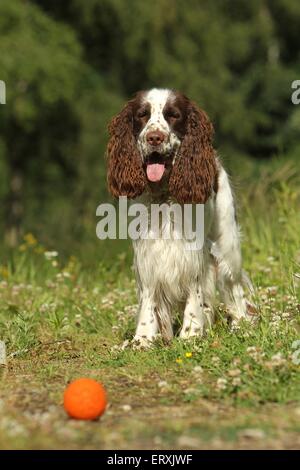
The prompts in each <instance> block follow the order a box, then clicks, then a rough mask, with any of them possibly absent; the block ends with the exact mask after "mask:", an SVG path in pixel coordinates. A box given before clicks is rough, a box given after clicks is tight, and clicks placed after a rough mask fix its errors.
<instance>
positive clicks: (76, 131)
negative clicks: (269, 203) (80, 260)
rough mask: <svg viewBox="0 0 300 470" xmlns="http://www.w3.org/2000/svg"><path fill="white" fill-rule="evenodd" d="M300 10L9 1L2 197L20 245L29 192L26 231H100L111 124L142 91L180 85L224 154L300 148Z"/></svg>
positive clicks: (220, 1)
mask: <svg viewBox="0 0 300 470" xmlns="http://www.w3.org/2000/svg"><path fill="white" fill-rule="evenodd" d="M299 5H300V4H299V2H297V0H252V1H251V2H245V0H215V1H214V2H211V1H209V0H152V2H144V1H141V0H130V1H128V0H89V1H88V2H87V1H84V0H64V1H61V0H27V1H26V2H25V1H21V0H11V1H10V2H1V3H0V66H1V68H0V73H1V76H0V79H2V80H5V81H6V83H7V104H6V105H5V106H0V119H1V128H0V196H2V195H4V194H5V195H6V196H7V205H6V207H7V223H8V224H9V226H10V228H9V230H8V233H9V238H10V239H11V241H15V239H16V233H17V232H18V230H19V229H18V227H19V226H20V223H21V218H22V211H23V212H24V209H23V207H22V201H24V194H25V196H26V197H25V200H26V201H27V200H28V201H30V204H29V207H30V211H26V212H25V225H26V224H27V225H29V226H32V225H33V221H34V226H35V227H38V230H40V231H43V227H46V229H44V232H46V231H47V232H48V233H49V239H52V240H53V238H54V236H55V235H56V234H57V237H58V238H59V236H60V237H61V239H64V242H65V245H66V244H67V243H68V241H66V234H67V233H68V234H69V236H70V240H71V239H73V238H76V237H78V239H80V237H81V235H82V234H83V232H84V233H86V232H89V233H91V234H92V235H93V236H94V225H93V224H94V213H95V205H96V203H97V202H98V200H99V199H100V197H102V196H103V195H104V191H105V189H104V188H105V184H104V180H105V165H104V160H103V159H102V156H103V153H104V148H105V143H106V140H107V135H106V125H107V122H108V120H109V119H110V117H111V116H112V115H113V114H114V113H116V112H117V111H118V110H119V109H120V106H121V104H122V101H123V100H124V99H127V97H128V96H130V95H132V94H133V93H134V92H135V91H137V90H139V89H145V88H149V87H152V86H159V87H171V88H177V89H180V90H182V91H183V92H184V93H186V94H187V95H188V96H190V97H191V98H192V99H194V100H196V101H197V102H198V103H199V105H200V106H202V107H203V108H204V109H205V110H207V112H208V114H209V115H210V116H211V118H212V120H213V122H214V124H215V127H216V145H217V146H218V145H220V147H221V151H222V154H225V155H230V153H231V152H233V153H239V154H241V153H242V154H248V155H251V156H255V157H257V158H264V157H268V156H270V155H273V154H274V153H278V152H289V151H292V150H293V149H297V147H299V122H300V107H298V108H299V110H298V108H297V106H293V105H292V103H291V99H290V97H291V82H292V81H293V80H295V79H297V78H299V76H300V60H299V59H300V52H299V51H300V48H299V45H298V36H297V35H298V31H299V28H300V6H299ZM294 151H295V150H294ZM101 162H102V163H101ZM58 207H59V212H58ZM61 213H63V217H62V216H61ZM27 214H29V216H28V217H27ZM49 219H51V222H50V221H49ZM37 221H38V223H37ZM51 223H52V225H51ZM70 227H71V228H70ZM54 234H55V235H54Z"/></svg>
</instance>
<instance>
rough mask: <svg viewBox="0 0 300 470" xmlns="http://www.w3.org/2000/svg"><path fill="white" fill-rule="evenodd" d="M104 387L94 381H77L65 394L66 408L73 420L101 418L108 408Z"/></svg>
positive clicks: (69, 386) (83, 379)
mask: <svg viewBox="0 0 300 470" xmlns="http://www.w3.org/2000/svg"><path fill="white" fill-rule="evenodd" d="M106 405H107V399H106V392H105V389H104V388H103V386H102V385H101V384H100V383H98V382H96V380H93V379H85V378H82V379H77V380H74V382H71V383H70V384H69V385H68V386H67V388H66V390H65V392H64V408H65V410H66V412H67V413H68V415H69V416H71V418H75V419H87V420H92V419H96V418H99V416H101V415H102V414H103V413H104V411H105V408H106Z"/></svg>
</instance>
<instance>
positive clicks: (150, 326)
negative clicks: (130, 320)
mask: <svg viewBox="0 0 300 470" xmlns="http://www.w3.org/2000/svg"><path fill="white" fill-rule="evenodd" d="M158 330H159V324H158V320H157V316H156V314H155V303H154V299H153V295H151V294H150V292H149V290H148V289H143V290H142V292H140V306H139V312H138V318H137V327H136V332H135V335H134V338H133V342H134V343H136V344H137V345H138V346H141V347H149V346H151V343H152V342H153V341H154V339H155V337H156V335H157V333H158Z"/></svg>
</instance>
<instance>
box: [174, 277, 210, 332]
mask: <svg viewBox="0 0 300 470" xmlns="http://www.w3.org/2000/svg"><path fill="white" fill-rule="evenodd" d="M207 323H208V319H207V314H206V312H205V310H204V305H203V292H202V289H201V287H200V286H198V287H195V288H192V289H191V290H190V294H189V297H188V299H187V302H186V306H185V309H184V314H183V324H182V329H181V331H180V335H179V336H180V338H182V339H188V338H190V337H192V336H202V334H203V333H204V330H205V327H206V325H207ZM209 323H210V322H209Z"/></svg>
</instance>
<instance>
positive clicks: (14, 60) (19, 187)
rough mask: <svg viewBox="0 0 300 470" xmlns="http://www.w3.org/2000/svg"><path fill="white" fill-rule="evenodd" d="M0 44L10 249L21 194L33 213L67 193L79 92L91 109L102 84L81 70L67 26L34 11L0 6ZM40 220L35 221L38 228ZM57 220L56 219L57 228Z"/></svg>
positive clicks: (74, 162)
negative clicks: (4, 89)
mask: <svg viewBox="0 0 300 470" xmlns="http://www.w3.org/2000/svg"><path fill="white" fill-rule="evenodd" d="M0 38H1V40H0V63H1V69H0V70H1V79H2V80H4V81H5V82H6V85H7V104H6V105H5V106H1V107H0V122H1V134H0V158H1V162H0V167H1V171H2V172H3V173H2V178H1V180H2V195H5V197H6V203H5V210H6V214H5V218H6V238H7V241H8V242H9V244H10V245H15V244H16V243H17V240H18V236H19V232H20V226H21V223H22V219H23V215H24V201H26V193H31V196H32V200H33V201H34V204H32V207H33V208H36V210H37V211H41V210H42V208H43V207H44V209H45V206H43V204H41V203H40V202H41V201H42V202H44V201H45V198H48V199H50V200H51V199H53V198H55V199H56V201H57V198H58V196H59V194H60V193H62V192H64V194H65V195H66V194H67V192H70V191H71V190H72V185H71V184H72V181H73V180H74V178H75V177H76V176H77V175H78V167H79V166H80V164H79V163H78V162H79V160H80V155H79V150H80V142H81V140H80V139H81V135H82V134H81V132H82V127H83V123H82V121H81V112H80V111H81V110H80V107H81V106H82V103H83V97H84V96H85V93H86V92H88V93H89V102H91V96H92V95H93V92H94V90H97V88H98V87H101V88H102V85H101V83H100V80H99V77H98V76H96V74H94V73H93V72H92V71H91V70H90V69H89V67H88V66H87V65H86V64H85V63H84V61H83V59H82V48H81V46H80V44H79V42H78V40H77V39H76V36H75V34H74V33H73V31H72V30H71V29H70V27H69V26H66V25H63V24H60V23H56V22H55V21H54V20H52V19H50V18H49V17H47V16H46V15H45V13H43V12H42V11H41V10H40V9H39V8H38V7H36V6H35V5H32V4H30V3H28V2H21V1H20V0H12V1H10V2H1V3H0ZM93 96H94V97H95V92H94V95H93ZM98 101H99V100H98ZM102 101H103V100H102ZM90 104H91V103H90ZM94 105H95V103H94ZM94 135H95V136H96V135H97V134H96V132H95V134H94ZM3 175H5V177H3ZM69 203H70V204H71V201H69ZM32 207H31V209H32ZM59 211H60V209H59V207H57V206H56V212H59ZM48 215H49V214H47V215H46V217H45V216H44V215H43V214H41V213H40V214H36V216H37V218H38V217H40V219H41V220H43V218H44V219H46V221H47V216H48ZM52 215H53V214H52ZM62 219H63V218H62V214H59V215H58V217H57V222H59V220H62ZM48 222H49V221H48Z"/></svg>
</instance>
